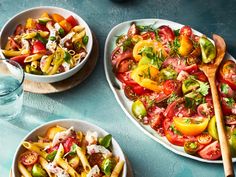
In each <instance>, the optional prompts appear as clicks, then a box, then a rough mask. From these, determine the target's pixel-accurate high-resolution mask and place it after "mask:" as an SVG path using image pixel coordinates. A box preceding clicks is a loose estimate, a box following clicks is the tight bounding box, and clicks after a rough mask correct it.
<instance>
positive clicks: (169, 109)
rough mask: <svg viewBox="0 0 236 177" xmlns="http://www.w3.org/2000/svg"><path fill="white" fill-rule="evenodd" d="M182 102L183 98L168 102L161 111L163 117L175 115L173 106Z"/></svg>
mask: <svg viewBox="0 0 236 177" xmlns="http://www.w3.org/2000/svg"><path fill="white" fill-rule="evenodd" d="M183 102H184V98H179V99H177V100H175V101H173V102H172V103H171V104H169V105H168V106H167V108H166V110H165V112H164V113H163V114H164V116H165V117H167V118H171V119H172V118H173V116H174V115H175V112H174V110H175V108H176V106H177V105H178V104H181V103H183Z"/></svg>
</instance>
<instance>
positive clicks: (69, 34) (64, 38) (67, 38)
mask: <svg viewBox="0 0 236 177" xmlns="http://www.w3.org/2000/svg"><path fill="white" fill-rule="evenodd" d="M74 34H75V32H70V33H68V34H67V35H66V36H65V37H63V38H62V39H61V40H60V45H61V46H62V47H64V44H65V42H66V41H68V40H69V39H71V38H72V37H73V36H74Z"/></svg>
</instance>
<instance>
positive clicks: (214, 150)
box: [198, 141, 221, 160]
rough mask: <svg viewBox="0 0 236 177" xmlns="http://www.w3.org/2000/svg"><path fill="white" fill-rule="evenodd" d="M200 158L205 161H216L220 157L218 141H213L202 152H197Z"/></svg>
mask: <svg viewBox="0 0 236 177" xmlns="http://www.w3.org/2000/svg"><path fill="white" fill-rule="evenodd" d="M198 154H199V155H200V157H202V158H203V159H207V160H216V159H219V158H220V157H221V150H220V144H219V142H218V141H214V142H213V143H211V144H209V145H207V146H206V147H204V148H203V149H202V150H200V151H199V152H198Z"/></svg>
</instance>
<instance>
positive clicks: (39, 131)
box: [12, 119, 127, 177]
mask: <svg viewBox="0 0 236 177" xmlns="http://www.w3.org/2000/svg"><path fill="white" fill-rule="evenodd" d="M56 125H59V126H62V127H65V128H70V127H71V126H73V127H74V128H75V130H76V131H82V132H84V133H85V132H87V131H88V130H90V131H96V132H97V133H98V136H105V135H107V134H108V133H107V132H106V131H105V130H103V129H102V128H100V127H98V126H96V125H94V124H91V123H88V122H86V121H81V120H75V119H61V120H56V121H52V122H48V123H46V124H43V125H41V126H39V127H37V128H35V129H34V130H32V131H31V132H30V133H29V134H28V135H26V137H25V138H24V139H23V140H22V142H23V141H25V140H31V141H37V138H38V136H40V135H41V136H44V135H45V133H46V131H47V130H48V128H50V127H53V126H56ZM25 150H26V149H25V148H24V147H23V146H22V145H21V144H20V145H19V146H18V148H17V150H16V153H15V155H14V158H13V162H12V175H13V176H12V177H20V176H21V175H20V173H19V170H18V167H17V162H18V158H19V155H20V154H21V153H23V152H24V151H25ZM112 153H113V154H114V155H115V156H118V157H120V159H121V160H124V161H125V156H124V153H123V151H122V150H121V148H120V146H119V144H118V143H117V142H116V140H115V139H114V138H112ZM126 175H127V166H126V162H125V164H124V167H123V170H122V174H121V177H126Z"/></svg>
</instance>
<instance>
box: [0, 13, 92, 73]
mask: <svg viewBox="0 0 236 177" xmlns="http://www.w3.org/2000/svg"><path fill="white" fill-rule="evenodd" d="M88 40H89V39H88V36H87V35H86V31H85V27H83V26H82V25H80V24H79V22H78V21H77V20H76V19H75V18H74V17H73V16H72V15H71V16H69V17H67V18H64V17H63V16H61V15H60V14H56V13H55V14H48V13H47V12H44V13H43V14H41V16H40V17H39V18H28V19H27V20H26V23H25V24H18V25H17V27H16V29H15V31H14V33H13V34H12V35H11V36H9V37H8V41H7V43H6V46H5V48H4V49H2V53H3V54H4V55H5V57H7V58H10V59H11V60H14V61H17V62H18V63H19V64H20V65H21V66H22V67H23V68H24V70H25V72H26V73H30V74H37V75H53V74H58V73H62V72H66V71H68V70H70V69H71V68H73V67H75V66H76V65H78V64H79V63H80V62H81V61H82V60H83V59H84V58H85V57H86V55H87V50H86V46H87V43H88Z"/></svg>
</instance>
